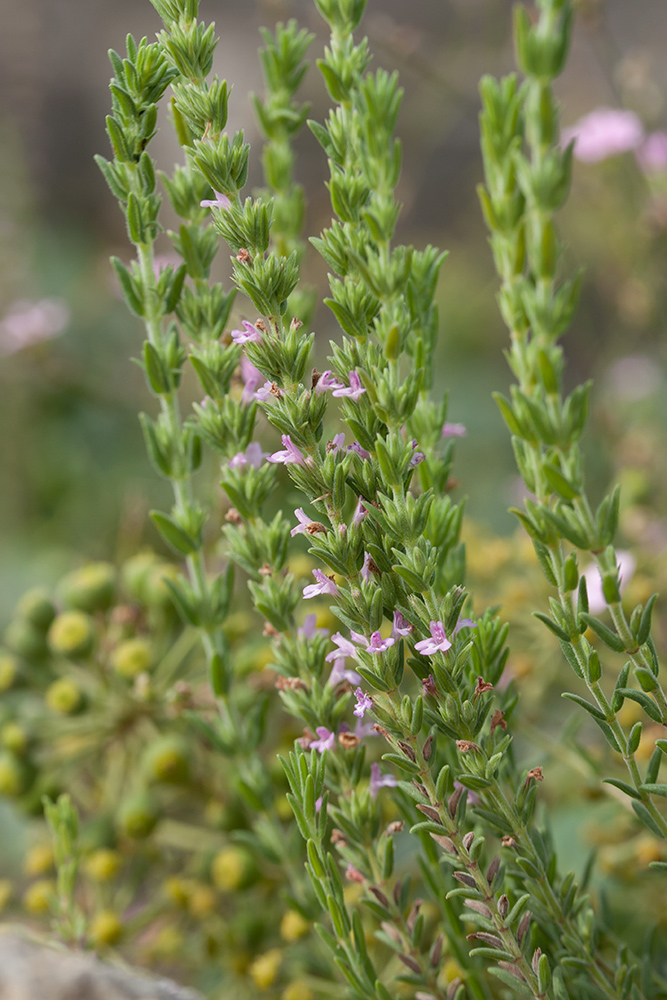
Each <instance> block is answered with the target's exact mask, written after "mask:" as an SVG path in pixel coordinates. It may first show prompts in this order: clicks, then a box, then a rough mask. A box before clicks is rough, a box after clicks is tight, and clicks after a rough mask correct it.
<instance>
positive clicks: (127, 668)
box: [111, 639, 154, 680]
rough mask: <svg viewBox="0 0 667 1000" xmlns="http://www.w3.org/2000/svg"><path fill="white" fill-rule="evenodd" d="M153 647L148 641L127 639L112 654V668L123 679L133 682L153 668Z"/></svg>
mask: <svg viewBox="0 0 667 1000" xmlns="http://www.w3.org/2000/svg"><path fill="white" fill-rule="evenodd" d="M153 659H154V657H153V647H152V646H151V644H150V642H149V641H148V639H126V640H125V641H124V642H120V643H119V644H118V645H117V646H116V648H115V649H114V651H113V653H112V654H111V666H112V667H113V668H114V670H115V671H116V673H118V674H120V675H121V677H127V679H128V680H131V679H132V678H133V677H136V676H137V674H142V673H143V672H144V671H146V670H150V668H151V667H152V666H153Z"/></svg>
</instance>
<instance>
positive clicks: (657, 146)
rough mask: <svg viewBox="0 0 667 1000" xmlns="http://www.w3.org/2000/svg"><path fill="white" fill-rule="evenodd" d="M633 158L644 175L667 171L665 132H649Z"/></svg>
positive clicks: (666, 140)
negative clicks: (635, 158)
mask: <svg viewBox="0 0 667 1000" xmlns="http://www.w3.org/2000/svg"><path fill="white" fill-rule="evenodd" d="M635 156H636V157H637V163H638V164H639V166H640V167H641V169H642V170H643V171H644V173H645V174H660V173H664V172H665V171H667V132H651V134H650V135H648V136H647V137H646V139H645V141H644V143H643V144H642V145H641V146H640V147H639V149H638V150H637V151H636V153H635Z"/></svg>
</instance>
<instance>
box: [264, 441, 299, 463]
mask: <svg viewBox="0 0 667 1000" xmlns="http://www.w3.org/2000/svg"><path fill="white" fill-rule="evenodd" d="M281 441H282V443H283V448H284V451H274V453H273V455H269V457H268V458H267V462H279V463H281V464H282V465H290V464H294V465H305V464H306V459H305V457H304V454H303V452H302V451H301V449H300V448H297V446H296V445H295V444H294V442H293V441H292V439H291V437H290V436H289V434H283V435H282V438H281Z"/></svg>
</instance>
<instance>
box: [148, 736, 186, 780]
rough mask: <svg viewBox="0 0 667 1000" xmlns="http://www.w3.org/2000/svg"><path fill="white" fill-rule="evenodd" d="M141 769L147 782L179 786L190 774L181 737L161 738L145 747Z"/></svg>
mask: <svg viewBox="0 0 667 1000" xmlns="http://www.w3.org/2000/svg"><path fill="white" fill-rule="evenodd" d="M143 768H144V773H145V774H146V776H147V778H148V779H149V781H167V782H170V783H172V784H181V783H182V782H184V781H187V779H188V776H189V773H190V754H189V748H188V744H187V742H186V741H185V740H184V739H183V737H181V736H162V737H160V738H159V739H157V740H155V742H154V743H151V744H150V745H149V746H147V747H146V749H145V751H144V755H143Z"/></svg>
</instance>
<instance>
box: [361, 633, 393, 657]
mask: <svg viewBox="0 0 667 1000" xmlns="http://www.w3.org/2000/svg"><path fill="white" fill-rule="evenodd" d="M395 642H396V640H395V639H392V638H389V639H383V638H382V636H381V635H380V633H379V632H373V634H372V636H371V641H370V643H369V645H368V646H366V652H367V653H384V651H385V649H389V647H390V646H393V645H394V643H395Z"/></svg>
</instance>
